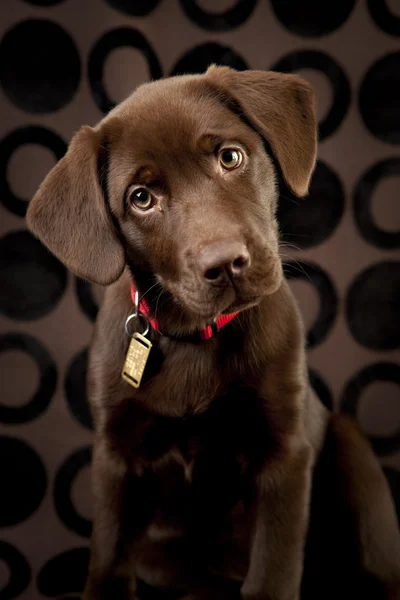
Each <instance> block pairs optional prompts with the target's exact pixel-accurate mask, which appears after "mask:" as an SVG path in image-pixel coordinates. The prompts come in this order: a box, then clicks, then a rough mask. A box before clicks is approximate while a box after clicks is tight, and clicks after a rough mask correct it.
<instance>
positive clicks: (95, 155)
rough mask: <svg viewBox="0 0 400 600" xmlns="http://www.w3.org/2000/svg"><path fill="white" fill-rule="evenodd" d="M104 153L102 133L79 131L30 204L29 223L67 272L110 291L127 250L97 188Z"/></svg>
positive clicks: (109, 209) (87, 129) (88, 130)
mask: <svg viewBox="0 0 400 600" xmlns="http://www.w3.org/2000/svg"><path fill="white" fill-rule="evenodd" d="M102 151H103V148H102V137H101V135H100V132H99V131H95V130H93V129H92V128H91V127H87V126H86V127H82V129H81V130H80V131H79V132H78V133H77V134H76V135H75V136H74V137H73V138H72V141H71V143H70V145H69V147H68V151H67V153H66V155H65V156H64V158H62V159H61V160H60V161H59V162H58V164H57V165H56V166H55V167H54V168H53V169H52V170H51V171H50V173H49V174H48V175H47V177H46V179H45V180H44V182H43V183H42V185H41V186H40V188H39V190H38V191H37V192H36V194H35V196H34V198H33V200H31V202H30V203H29V207H28V212H27V223H28V227H29V229H30V230H31V231H32V233H33V234H34V235H36V237H38V238H39V239H40V240H41V241H42V242H43V244H44V245H45V246H47V248H49V250H51V252H53V254H55V256H57V258H59V259H60V260H61V261H62V262H63V263H64V264H65V265H66V266H67V267H69V268H70V269H71V271H73V272H74V273H76V274H77V275H79V276H80V277H83V278H84V279H88V280H89V281H93V282H94V283H100V284H102V285H108V284H109V283H113V282H114V281H116V279H118V277H119V276H120V275H121V273H122V271H123V269H124V267H125V250H124V248H123V247H122V244H121V242H120V240H119V238H118V235H117V232H116V230H115V227H114V226H113V222H112V215H111V214H110V213H111V208H110V207H109V206H108V210H107V202H106V198H105V197H104V195H103V191H102V189H101V186H100V173H99V171H100V170H102V169H100V167H101V165H100V164H99V157H100V152H102ZM103 170H104V169H103Z"/></svg>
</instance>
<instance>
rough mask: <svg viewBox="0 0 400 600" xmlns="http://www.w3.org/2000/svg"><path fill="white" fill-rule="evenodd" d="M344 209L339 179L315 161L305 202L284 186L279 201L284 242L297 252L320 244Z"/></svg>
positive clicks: (326, 167) (279, 219)
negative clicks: (314, 168)
mask: <svg viewBox="0 0 400 600" xmlns="http://www.w3.org/2000/svg"><path fill="white" fill-rule="evenodd" d="M344 206H345V194H344V189H343V185H342V182H341V181H340V179H339V177H338V175H337V174H336V173H335V172H334V171H333V170H332V169H331V168H330V167H328V165H326V164H325V163H324V162H322V161H318V163H317V168H316V170H315V172H314V175H313V178H312V180H311V184H310V191H309V194H308V195H307V196H306V197H305V198H302V199H301V200H299V198H297V197H296V196H294V195H293V194H292V193H291V192H290V190H289V189H288V188H287V186H285V189H284V194H282V195H280V197H279V203H278V221H279V225H280V231H281V232H282V240H283V242H284V243H286V244H287V245H288V246H289V247H290V244H296V246H298V247H300V248H311V247H312V246H317V245H318V244H321V243H322V242H324V241H325V240H327V239H328V238H329V237H330V236H331V235H332V233H333V232H334V231H335V229H336V227H337V226H338V225H339V223H340V221H341V219H342V216H343V213H344Z"/></svg>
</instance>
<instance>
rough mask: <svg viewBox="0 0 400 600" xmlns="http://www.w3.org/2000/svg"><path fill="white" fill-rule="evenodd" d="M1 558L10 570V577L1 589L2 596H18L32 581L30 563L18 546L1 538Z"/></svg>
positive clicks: (5, 597)
mask: <svg viewBox="0 0 400 600" xmlns="http://www.w3.org/2000/svg"><path fill="white" fill-rule="evenodd" d="M0 560H2V561H4V562H5V563H6V564H7V566H8V568H9V570H10V578H9V580H8V582H7V583H6V585H5V586H4V587H3V588H2V589H1V590H0V598H3V599H4V600H6V599H8V598H10V599H11V598H17V597H18V596H19V595H20V594H22V592H24V591H25V590H26V588H27V587H28V585H29V584H30V582H31V577H32V574H31V568H30V566H29V563H28V561H27V560H26V558H25V556H24V555H23V554H21V552H20V551H19V550H17V548H15V547H14V546H12V545H11V544H9V543H8V542H5V541H3V540H0Z"/></svg>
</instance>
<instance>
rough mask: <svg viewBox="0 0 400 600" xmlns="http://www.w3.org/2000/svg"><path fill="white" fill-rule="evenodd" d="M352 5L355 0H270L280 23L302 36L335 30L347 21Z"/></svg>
mask: <svg viewBox="0 0 400 600" xmlns="http://www.w3.org/2000/svg"><path fill="white" fill-rule="evenodd" d="M354 5H355V0H346V1H343V0H342V2H315V1H314V0H312V1H310V0H308V1H306V2H304V1H303V2H299V1H298V0H272V8H273V10H274V12H275V15H276V17H277V18H278V19H279V21H280V22H281V23H282V25H283V26H284V27H286V28H287V29H289V31H291V32H292V33H294V34H295V35H301V36H302V37H320V36H322V35H327V34H328V33H332V31H336V29H339V27H341V26H342V25H343V23H345V22H346V21H347V19H348V17H349V15H350V13H351V11H352V10H353V8H354Z"/></svg>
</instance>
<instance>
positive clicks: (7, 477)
mask: <svg viewBox="0 0 400 600" xmlns="http://www.w3.org/2000/svg"><path fill="white" fill-rule="evenodd" d="M0 456H3V457H6V458H7V459H6V460H2V462H1V467H0V477H1V482H2V492H1V512H0V527H10V526H12V525H17V523H21V522H22V521H25V519H27V518H28V517H30V516H31V515H32V514H33V513H34V512H35V510H36V509H37V508H38V507H39V505H40V504H41V502H42V500H43V498H44V496H45V493H46V488H47V475H46V470H45V468H44V465H43V463H42V460H41V458H40V456H39V455H38V454H37V453H36V452H35V451H34V450H33V448H31V446H29V445H28V444H27V443H26V442H25V441H22V440H20V439H17V438H13V437H9V436H5V435H3V436H0ZM27 490H29V494H28V493H27Z"/></svg>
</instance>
